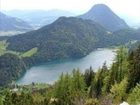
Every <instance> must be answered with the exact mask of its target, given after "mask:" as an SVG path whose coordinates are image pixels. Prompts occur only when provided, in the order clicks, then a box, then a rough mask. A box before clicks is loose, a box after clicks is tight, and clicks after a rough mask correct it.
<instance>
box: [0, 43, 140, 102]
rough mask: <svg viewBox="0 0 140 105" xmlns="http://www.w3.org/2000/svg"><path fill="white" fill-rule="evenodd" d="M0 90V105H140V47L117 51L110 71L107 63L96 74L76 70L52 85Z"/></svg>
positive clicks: (90, 70) (63, 75)
mask: <svg viewBox="0 0 140 105" xmlns="http://www.w3.org/2000/svg"><path fill="white" fill-rule="evenodd" d="M16 89H17V90H15V88H13V87H12V86H10V87H7V88H1V89H0V103H1V105H118V104H119V103H121V102H123V101H127V102H128V103H129V104H130V105H138V104H139V103H140V45H139V46H138V47H137V48H136V49H135V50H131V52H130V51H128V49H127V48H126V47H120V49H118V50H117V54H116V58H115V59H114V62H113V64H112V66H111V67H110V68H107V66H106V63H104V64H103V66H102V68H99V70H98V71H97V72H94V70H93V69H92V67H90V68H89V69H87V70H86V71H85V73H80V72H79V69H78V68H77V69H74V70H73V72H72V73H71V74H68V73H67V74H63V73H62V75H61V76H60V78H59V80H57V81H56V82H55V83H54V84H53V85H47V84H44V85H43V84H35V83H32V84H31V85H26V86H16Z"/></svg>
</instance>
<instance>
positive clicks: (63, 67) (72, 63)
mask: <svg viewBox="0 0 140 105" xmlns="http://www.w3.org/2000/svg"><path fill="white" fill-rule="evenodd" d="M115 54H116V53H115V50H114V49H98V50H95V51H93V52H91V53H90V54H89V55H87V56H85V57H83V58H81V59H77V60H65V61H59V62H58V61H56V62H51V63H46V64H43V65H39V66H34V67H31V68H30V69H29V70H27V72H26V73H25V74H24V75H23V76H22V77H21V78H20V79H19V80H18V81H17V84H30V83H32V82H35V83H36V82H38V83H50V84H51V83H54V82H55V81H56V80H57V79H58V78H59V76H60V75H61V73H62V72H63V73H67V72H69V73H70V72H71V71H72V70H73V69H74V68H79V69H80V70H81V72H84V71H85V69H88V68H89V67H90V66H92V68H93V69H94V70H95V71H97V69H98V68H99V67H102V65H103V63H104V62H105V61H106V64H107V66H108V67H109V66H110V65H111V64H112V62H113V60H114V58H115Z"/></svg>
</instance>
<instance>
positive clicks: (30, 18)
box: [5, 10, 75, 28]
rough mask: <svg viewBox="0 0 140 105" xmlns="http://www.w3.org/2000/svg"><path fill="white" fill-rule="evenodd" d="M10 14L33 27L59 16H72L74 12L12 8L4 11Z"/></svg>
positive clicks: (52, 20) (47, 22)
mask: <svg viewBox="0 0 140 105" xmlns="http://www.w3.org/2000/svg"><path fill="white" fill-rule="evenodd" d="M5 13H6V14H8V15H10V16H14V17H15V16H16V17H18V18H21V19H23V20H25V21H27V22H28V23H29V24H30V25H32V26H33V27H34V28H38V27H41V26H44V25H48V24H50V23H52V22H54V21H55V20H56V19H58V18H59V17H61V16H74V15H75V14H73V13H71V12H68V11H64V10H49V11H45V10H12V11H5Z"/></svg>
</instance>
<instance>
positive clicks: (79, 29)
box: [7, 17, 109, 62]
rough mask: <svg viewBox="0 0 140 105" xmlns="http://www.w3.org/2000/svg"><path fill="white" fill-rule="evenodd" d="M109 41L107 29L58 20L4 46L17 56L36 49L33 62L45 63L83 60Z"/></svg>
mask: <svg viewBox="0 0 140 105" xmlns="http://www.w3.org/2000/svg"><path fill="white" fill-rule="evenodd" d="M108 37H109V36H108V33H107V31H106V29H104V28H103V27H102V26H100V25H99V24H97V23H94V22H92V21H90V20H83V19H80V18H74V17H70V18H66V17H61V18H59V19H57V20H56V21H55V22H54V23H52V24H50V25H47V26H44V27H42V28H40V29H38V30H35V31H31V32H28V33H25V34H21V35H17V36H13V37H10V38H9V39H8V40H7V43H9V46H8V49H9V50H14V51H17V52H25V51H27V50H30V49H32V48H35V47H37V48H38V51H37V53H36V55H35V56H34V57H35V61H38V62H44V61H51V60H58V59H66V58H79V57H83V56H85V55H87V54H88V53H90V52H91V51H92V50H93V49H95V48H96V47H97V45H98V47H99V46H103V45H104V46H105V45H107V44H105V43H106V41H104V40H106V39H108ZM100 40H102V43H99V41H100ZM23 42H24V43H23ZM97 43H98V44H97Z"/></svg>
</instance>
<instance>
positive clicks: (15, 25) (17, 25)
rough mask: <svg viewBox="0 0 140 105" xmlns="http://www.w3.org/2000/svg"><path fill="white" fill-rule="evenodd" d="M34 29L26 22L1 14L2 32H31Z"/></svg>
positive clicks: (0, 26)
mask: <svg viewBox="0 0 140 105" xmlns="http://www.w3.org/2000/svg"><path fill="white" fill-rule="evenodd" d="M30 30H32V27H31V26H30V25H29V24H28V23H27V22H25V21H23V20H21V19H19V18H15V17H11V16H7V15H5V14H3V13H2V12H0V31H30Z"/></svg>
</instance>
